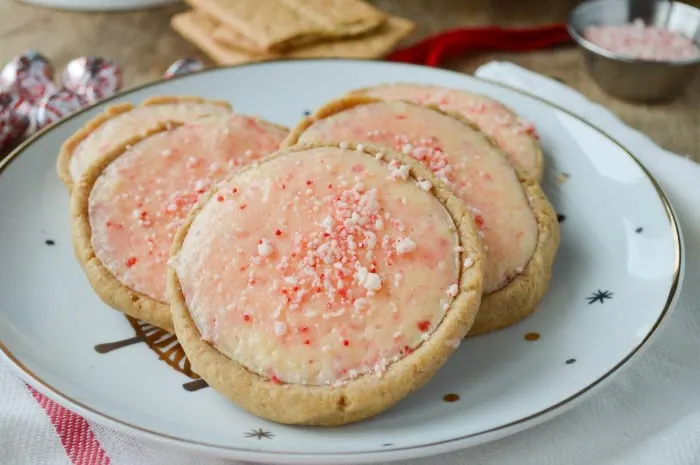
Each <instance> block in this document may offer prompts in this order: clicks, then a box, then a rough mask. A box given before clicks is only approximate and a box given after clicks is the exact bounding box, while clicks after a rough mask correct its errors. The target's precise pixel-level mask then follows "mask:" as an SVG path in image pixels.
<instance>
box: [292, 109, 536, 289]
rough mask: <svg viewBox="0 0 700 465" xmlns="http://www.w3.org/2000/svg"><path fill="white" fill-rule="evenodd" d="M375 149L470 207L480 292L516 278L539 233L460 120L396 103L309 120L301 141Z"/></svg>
mask: <svg viewBox="0 0 700 465" xmlns="http://www.w3.org/2000/svg"><path fill="white" fill-rule="evenodd" d="M335 140H345V141H358V142H367V143H374V144H380V145H382V146H385V147H389V148H391V149H395V150H398V151H400V152H403V153H404V154H406V155H410V156H412V157H413V158H415V159H417V160H419V161H421V162H422V163H424V164H425V165H427V166H428V167H429V168H430V169H431V171H433V172H434V173H435V174H436V175H437V176H438V178H440V179H441V180H442V181H443V182H445V183H447V185H448V186H450V187H451V188H452V189H453V190H454V192H455V194H456V195H457V196H458V197H459V198H460V199H462V200H463V201H464V202H465V203H466V204H467V205H468V206H469V208H470V210H471V213H472V215H473V217H474V221H475V223H476V226H477V227H478V228H479V229H480V234H481V235H482V238H483V244H484V249H485V252H486V263H485V270H484V292H485V293H490V292H493V291H496V290H498V289H501V288H503V287H504V286H506V285H507V284H508V283H509V282H510V281H511V280H512V279H513V278H514V277H515V276H517V275H518V274H520V273H521V272H522V270H523V268H524V267H525V266H526V265H527V263H528V262H529V260H530V258H531V257H532V255H533V253H534V250H535V247H536V245H537V237H538V227H537V221H536V220H535V216H534V213H533V212H532V210H531V208H530V205H529V203H528V200H527V197H526V195H525V192H524V190H523V188H522V186H521V184H520V181H519V179H518V177H517V175H516V173H515V171H514V170H513V168H512V167H511V165H510V163H509V161H508V160H507V158H506V157H505V156H502V155H501V154H500V153H499V152H497V151H496V149H494V148H493V147H492V146H491V145H490V144H489V143H488V141H487V140H486V139H485V138H484V137H483V136H482V135H481V134H480V133H478V132H477V131H475V130H472V129H471V128H469V127H467V126H466V125H465V124H464V123H463V122H461V121H459V120H457V119H455V118H452V117H450V116H446V115H444V114H442V113H440V112H437V111H434V110H430V109H428V108H425V107H422V106H419V105H415V104H411V103H405V102H401V101H391V102H377V103H370V104H364V105H358V106H355V107H352V108H349V109H347V110H344V111H341V112H339V113H335V114H333V115H331V116H327V117H325V118H322V119H320V120H317V121H315V122H314V123H313V124H312V125H311V126H310V127H308V128H307V129H306V130H304V131H303V133H302V134H301V135H300V136H299V142H301V143H313V142H328V141H335Z"/></svg>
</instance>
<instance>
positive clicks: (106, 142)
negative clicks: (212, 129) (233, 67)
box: [69, 101, 231, 180]
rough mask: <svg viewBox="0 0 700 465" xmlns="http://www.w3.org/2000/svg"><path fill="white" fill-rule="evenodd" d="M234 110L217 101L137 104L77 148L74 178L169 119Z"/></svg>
mask: <svg viewBox="0 0 700 465" xmlns="http://www.w3.org/2000/svg"><path fill="white" fill-rule="evenodd" d="M230 111H231V110H230V109H229V108H227V107H225V106H223V105H217V104H215V103H204V102H186V101H183V102H178V103H168V104H158V105H146V106H140V107H136V108H134V109H133V110H131V111H128V112H125V113H121V114H119V115H116V116H114V117H113V118H111V119H109V120H107V121H105V122H104V123H103V124H102V125H100V126H99V127H97V129H95V130H94V131H93V132H91V133H90V135H88V137H87V138H86V139H85V140H83V141H82V142H81V143H80V144H78V146H77V147H76V148H75V150H73V153H72V154H71V158H70V163H69V169H70V175H71V177H72V178H73V179H74V180H77V179H79V178H80V176H81V175H82V174H83V172H84V171H85V170H86V169H87V167H88V166H90V164H91V163H92V162H94V161H95V160H96V159H98V158H99V157H101V156H103V155H104V154H106V153H107V152H109V151H111V150H113V149H115V148H117V147H119V146H120V145H122V144H124V143H125V142H126V141H127V140H128V139H130V138H131V137H133V136H134V135H135V134H139V133H141V132H143V131H144V130H146V129H149V128H152V127H155V126H157V125H158V124H159V123H165V122H167V121H183V122H184V121H190V120H194V119H196V118H199V117H200V116H203V115H224V114H227V113H230Z"/></svg>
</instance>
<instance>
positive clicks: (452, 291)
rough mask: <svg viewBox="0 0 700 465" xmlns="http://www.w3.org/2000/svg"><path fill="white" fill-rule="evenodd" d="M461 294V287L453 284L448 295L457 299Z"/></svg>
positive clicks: (448, 289) (448, 290)
mask: <svg viewBox="0 0 700 465" xmlns="http://www.w3.org/2000/svg"><path fill="white" fill-rule="evenodd" d="M458 293H459V286H457V285H456V284H452V285H451V286H450V287H448V288H447V295H449V296H450V297H456V296H457V294H458Z"/></svg>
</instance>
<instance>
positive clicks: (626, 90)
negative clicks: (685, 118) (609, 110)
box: [568, 0, 700, 103]
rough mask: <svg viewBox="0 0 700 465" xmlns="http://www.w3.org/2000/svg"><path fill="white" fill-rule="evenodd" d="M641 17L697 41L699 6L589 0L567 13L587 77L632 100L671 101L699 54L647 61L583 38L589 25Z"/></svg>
mask: <svg viewBox="0 0 700 465" xmlns="http://www.w3.org/2000/svg"><path fill="white" fill-rule="evenodd" d="M636 19H641V20H643V21H644V23H645V24H648V25H652V26H656V27H660V28H664V29H668V30H670V31H673V32H675V33H678V34H681V35H683V36H685V37H688V38H690V39H692V40H693V41H694V42H695V43H696V44H698V45H700V10H698V9H697V8H694V7H692V6H690V5H687V4H685V3H680V2H671V1H665V0H589V1H586V2H583V3H581V4H580V5H579V6H577V7H576V8H575V9H574V11H573V12H572V13H571V17H570V19H569V24H568V28H569V33H570V34H571V36H572V37H573V38H574V40H575V41H576V42H577V43H578V44H579V46H580V47H581V49H582V50H583V56H584V62H585V64H586V68H587V69H588V72H589V73H590V75H591V77H592V78H593V79H594V80H595V82H596V83H597V84H598V86H599V87H600V88H601V89H602V90H603V91H605V92H607V93H608V94H610V95H613V96H615V97H619V98H621V99H624V100H630V101H636V102H648V103H651V102H660V101H669V100H672V99H674V98H676V97H678V96H679V95H680V94H681V93H682V92H683V90H685V88H686V87H687V86H688V84H690V82H691V81H692V80H693V78H694V77H695V75H696V73H697V71H698V69H700V58H698V59H690V60H678V61H650V60H640V59H635V58H630V57H626V56H623V55H619V54H616V53H613V52H610V51H609V50H606V49H604V48H601V47H599V46H597V45H594V44H592V43H591V42H589V41H587V40H586V39H584V37H583V35H584V31H585V29H586V28H587V27H589V26H600V25H620V24H626V23H630V22H632V21H634V20H636Z"/></svg>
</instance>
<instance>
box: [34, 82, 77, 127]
mask: <svg viewBox="0 0 700 465" xmlns="http://www.w3.org/2000/svg"><path fill="white" fill-rule="evenodd" d="M87 103H88V102H87V100H86V99H85V98H84V97H83V96H82V95H80V94H78V93H76V92H73V91H71V90H68V89H63V90H61V91H60V92H58V93H56V94H53V95H50V96H48V97H46V98H45V99H44V100H42V101H41V103H40V104H39V107H38V108H37V110H36V126H37V128H43V127H44V126H47V125H49V124H51V123H53V122H56V121H58V120H59V119H61V118H63V117H64V116H67V115H69V114H71V113H73V112H75V111H77V110H79V109H81V108H82V107H84V106H85V105H87Z"/></svg>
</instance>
